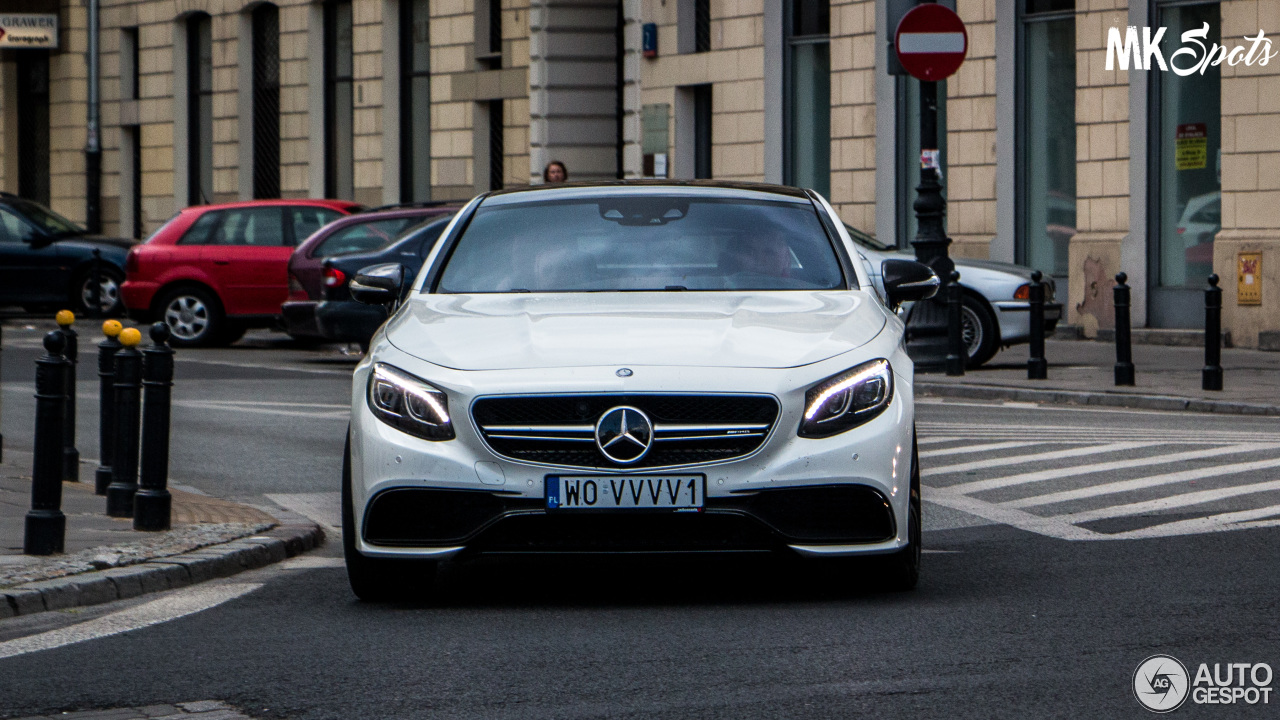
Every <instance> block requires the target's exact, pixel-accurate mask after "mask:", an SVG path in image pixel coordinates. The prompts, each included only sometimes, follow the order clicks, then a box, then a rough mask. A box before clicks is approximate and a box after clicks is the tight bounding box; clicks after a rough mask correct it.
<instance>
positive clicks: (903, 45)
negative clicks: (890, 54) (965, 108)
mask: <svg viewBox="0 0 1280 720" xmlns="http://www.w3.org/2000/svg"><path fill="white" fill-rule="evenodd" d="M894 47H895V48H897V50H898V61H899V62H901V63H902V67H903V68H904V69H905V70H906V71H907V72H909V73H911V75H912V77H915V78H919V79H920V80H926V81H929V82H937V81H938V80H945V79H947V78H948V77H950V76H951V75H952V74H954V73H955V71H956V70H959V69H960V63H962V62H964V56H965V53H967V52H968V50H969V33H968V32H966V31H965V29H964V21H963V20H961V19H960V16H959V15H956V14H955V13H954V12H952V11H951V10H950V9H949V8H947V7H946V6H945V5H940V4H938V3H925V4H923V5H917V6H915V7H914V8H912V9H911V10H910V12H908V13H907V14H906V15H903V16H902V22H900V23H898V32H897V34H896V35H895V36H894Z"/></svg>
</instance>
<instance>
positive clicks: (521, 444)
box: [471, 394, 778, 470]
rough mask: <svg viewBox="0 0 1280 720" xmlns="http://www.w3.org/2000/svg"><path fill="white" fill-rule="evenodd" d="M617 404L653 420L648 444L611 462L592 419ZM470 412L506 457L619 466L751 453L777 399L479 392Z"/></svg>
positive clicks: (491, 443) (768, 424)
mask: <svg viewBox="0 0 1280 720" xmlns="http://www.w3.org/2000/svg"><path fill="white" fill-rule="evenodd" d="M616 407H632V408H637V409H639V410H640V411H641V412H643V413H644V414H645V415H646V416H647V417H648V418H649V420H650V421H651V422H652V427H653V440H652V446H651V447H650V449H649V451H648V452H647V453H646V454H645V455H644V456H643V457H642V458H641V459H640V460H638V461H636V462H632V463H627V464H623V463H616V462H613V461H611V460H610V459H609V458H608V457H606V456H605V455H604V454H603V453H602V452H601V451H600V449H599V447H598V446H597V444H596V438H595V429H596V423H597V422H598V421H599V420H600V418H601V416H602V415H604V414H605V413H606V412H608V411H609V410H610V409H611V408H616ZM471 414H472V418H473V419H474V420H475V423H476V427H477V428H478V429H479V430H480V435H481V437H483V438H484V440H485V442H486V443H488V444H489V447H490V448H492V449H493V451H494V452H495V453H497V454H499V455H501V456H503V457H507V458H510V459H512V460H520V461H523V462H532V463H539V464H545V465H559V466H565V467H578V468H591V469H599V470H618V469H624V468H627V469H633V468H658V467H674V466H681V465H697V464H701V463H712V462H719V461H723V460H731V459H734V458H740V457H743V456H745V455H749V454H751V453H753V452H755V451H756V450H757V449H759V448H760V446H761V445H763V444H764V441H765V439H766V438H767V437H768V436H769V432H770V431H771V430H772V429H773V425H774V423H775V422H776V421H777V419H778V401H777V400H776V399H774V398H773V397H772V396H769V395H715V394H708V395H656V394H655V395H644V394H636V395H623V394H619V395H609V394H601V395H524V396H510V397H488V398H480V399H478V400H476V401H475V403H474V404H473V405H472V407H471Z"/></svg>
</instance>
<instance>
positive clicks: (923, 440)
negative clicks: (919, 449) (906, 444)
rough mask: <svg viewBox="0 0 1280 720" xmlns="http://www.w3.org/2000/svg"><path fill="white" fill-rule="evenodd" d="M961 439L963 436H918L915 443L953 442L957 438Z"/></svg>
mask: <svg viewBox="0 0 1280 720" xmlns="http://www.w3.org/2000/svg"><path fill="white" fill-rule="evenodd" d="M963 439H964V438H958V437H929V438H920V439H918V440H916V444H917V445H937V444H939V443H949V442H955V441H957V440H963Z"/></svg>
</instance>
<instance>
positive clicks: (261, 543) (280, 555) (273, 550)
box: [241, 537, 289, 563]
mask: <svg viewBox="0 0 1280 720" xmlns="http://www.w3.org/2000/svg"><path fill="white" fill-rule="evenodd" d="M241 542H245V543H253V544H255V545H257V546H258V547H261V548H262V549H264V550H265V551H266V552H267V554H268V556H269V557H270V558H271V560H270V562H273V563H278V562H281V561H282V560H285V559H286V558H288V557H289V553H288V552H287V551H286V550H285V547H284V541H283V540H281V539H280V538H269V537H251V538H245V539H244V540H242V541H241Z"/></svg>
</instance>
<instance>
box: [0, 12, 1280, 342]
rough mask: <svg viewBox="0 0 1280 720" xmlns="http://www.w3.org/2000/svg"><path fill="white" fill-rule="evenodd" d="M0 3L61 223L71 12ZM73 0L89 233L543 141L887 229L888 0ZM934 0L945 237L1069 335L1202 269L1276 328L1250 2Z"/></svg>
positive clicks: (481, 183) (1241, 310) (907, 149)
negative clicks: (805, 196)
mask: <svg viewBox="0 0 1280 720" xmlns="http://www.w3.org/2000/svg"><path fill="white" fill-rule="evenodd" d="M13 1H14V2H20V3H26V4H27V5H30V6H44V5H49V6H51V7H52V9H49V10H47V11H48V12H56V13H57V14H58V16H59V20H60V34H59V39H60V43H59V48H58V49H57V50H52V51H51V50H30V49H6V50H0V189H2V190H6V191H9V192H15V193H19V194H23V195H27V196H30V197H33V198H35V199H38V200H43V201H46V202H49V203H50V204H51V205H52V206H53V207H54V209H56V210H58V211H59V212H61V213H63V214H64V215H67V216H68V217H70V218H72V219H77V220H83V219H84V217H85V185H86V183H85V178H84V172H85V159H84V157H85V156H84V153H83V149H84V146H85V143H86V139H87V138H86V134H85V128H86V123H85V117H86V110H87V105H86V99H87V94H88V93H87V87H88V84H87V69H86V65H85V60H84V57H85V56H84V51H85V48H86V42H87V38H88V35H87V29H86V9H85V5H84V4H83V3H82V2H79V1H74V0H13ZM99 1H100V3H101V30H100V34H99V37H100V58H101V73H100V75H101V93H100V95H101V115H102V132H101V140H102V146H103V181H102V200H101V207H102V217H103V221H104V222H103V230H104V232H107V233H112V234H119V235H125V236H134V237H143V236H145V235H146V234H147V233H149V232H151V231H153V230H154V229H155V228H157V227H158V226H159V225H161V224H162V223H163V222H164V221H165V220H166V219H168V218H169V217H171V216H172V215H173V214H174V213H175V212H176V211H177V210H178V209H180V208H182V207H184V206H186V205H189V204H196V203H205V202H219V201H225V200H235V199H248V198H254V197H301V196H312V197H320V196H330V197H345V198H352V199H355V200H357V201H359V202H362V203H365V204H367V205H381V204H390V203H399V202H413V201H426V200H461V199H465V198H468V197H471V196H472V195H474V194H476V193H477V192H483V191H485V190H489V189H491V188H497V187H504V186H510V185H517V184H525V183H536V182H541V174H542V169H543V167H544V166H545V164H546V163H547V162H548V161H550V160H552V159H558V160H561V161H563V162H565V164H566V165H567V166H568V168H569V171H570V176H571V179H574V180H583V179H607V178H617V177H655V176H656V177H672V178H701V177H708V178H718V179H735V180H763V181H767V182H777V183H787V184H795V185H802V186H806V187H812V188H815V189H817V190H819V191H820V192H822V193H823V194H824V195H826V196H827V197H828V198H829V199H830V200H831V202H832V204H833V205H834V206H835V207H836V208H837V209H838V210H839V211H840V213H841V215H842V216H843V217H844V219H845V220H846V222H848V223H849V224H851V225H853V226H855V227H858V228H861V229H863V230H865V231H867V232H870V233H872V234H874V235H876V236H877V237H879V238H880V239H881V240H882V241H884V242H888V243H891V244H897V245H899V246H902V247H909V241H910V239H911V237H912V236H913V235H914V232H915V221H914V217H913V216H912V212H911V203H912V201H913V200H914V196H915V191H914V187H915V185H916V184H917V182H918V178H919V167H918V165H919V164H918V161H917V158H918V156H919V150H920V148H919V102H918V85H917V83H916V81H915V80H913V79H911V78H908V77H905V76H903V75H898V74H893V71H894V70H895V65H896V61H895V59H894V58H893V55H892V52H891V49H890V40H891V36H892V32H891V28H892V27H894V25H895V22H896V18H897V17H899V16H900V14H901V13H902V12H903V11H904V10H905V9H906V8H909V7H910V5H911V4H912V3H911V2H910V1H909V0H322V1H311V0H278V1H277V2H256V1H252V0H250V1H249V2H245V0H99ZM954 3H955V5H954V7H955V9H956V11H957V12H958V13H959V15H960V16H961V18H963V20H964V21H965V23H966V26H967V29H968V38H969V51H968V57H967V59H966V61H965V63H964V65H963V66H962V67H961V68H960V70H959V71H958V72H957V73H956V74H955V75H953V76H952V77H951V78H949V79H948V80H947V81H945V83H944V84H943V87H942V88H940V96H941V97H943V98H944V100H943V101H942V102H941V103H940V108H939V112H940V119H939V123H940V125H939V127H940V128H941V129H944V130H945V132H942V133H941V137H940V142H939V144H940V145H941V147H940V148H939V150H940V151H941V155H942V158H943V180H944V184H945V194H946V196H947V199H948V211H947V228H948V233H949V235H950V237H951V238H952V240H953V244H952V246H951V251H952V254H953V255H957V256H966V257H979V258H991V259H994V260H1005V261H1011V262H1018V263H1022V264H1025V265H1028V266H1031V267H1035V268H1039V269H1041V270H1043V271H1044V272H1046V273H1048V274H1052V275H1054V276H1055V277H1056V278H1057V279H1058V281H1059V287H1060V288H1061V287H1066V288H1067V289H1068V292H1067V297H1066V298H1064V300H1065V301H1066V304H1067V311H1068V320H1069V322H1071V323H1073V324H1076V325H1079V326H1080V327H1082V328H1083V329H1084V331H1085V332H1086V334H1090V335H1092V334H1094V333H1096V332H1097V330H1098V329H1101V328H1107V327H1110V326H1111V325H1112V323H1113V308H1112V306H1111V296H1112V293H1111V288H1112V286H1113V284H1114V283H1113V280H1112V278H1113V276H1114V275H1115V274H1116V273H1117V272H1120V271H1122V270H1123V271H1124V272H1126V273H1127V274H1128V276H1129V284H1130V286H1131V287H1132V288H1133V301H1134V302H1133V306H1134V307H1133V315H1134V321H1135V324H1136V325H1138V326H1143V325H1146V326H1150V327H1162V328H1194V327H1200V326H1202V324H1203V293H1202V290H1203V289H1204V288H1205V287H1206V277H1207V276H1208V275H1209V274H1210V273H1211V272H1216V273H1217V274H1218V275H1219V276H1220V277H1221V278H1222V283H1221V284H1222V287H1223V289H1224V291H1225V292H1224V327H1226V328H1227V329H1228V330H1230V331H1231V333H1232V336H1233V340H1234V342H1235V343H1236V344H1237V345H1241V346H1247V347H1253V346H1258V345H1259V344H1260V343H1261V344H1262V345H1264V346H1265V345H1267V344H1268V343H1270V342H1273V341H1274V340H1273V338H1275V339H1280V312H1276V309H1277V307H1280V175H1277V174H1276V173H1272V172H1269V168H1270V167H1271V165H1270V161H1275V160H1280V100H1277V98H1280V59H1270V58H1269V56H1268V52H1269V53H1271V54H1276V53H1280V45H1278V46H1276V47H1271V44H1270V37H1271V36H1272V35H1277V36H1280V0H1219V1H1216V2H1202V1H1200V0H1144V1H1141V2H1130V3H1125V2H1118V1H1116V0H954ZM904 6H905V7H904ZM24 11H30V12H41V11H42V10H41V9H40V7H28V8H25V9H24ZM1130 26H1133V27H1135V28H1137V30H1135V32H1136V33H1137V40H1138V41H1139V42H1138V44H1137V47H1136V48H1135V50H1136V54H1134V53H1130V54H1129V55H1128V56H1126V57H1123V58H1122V57H1121V56H1122V55H1125V54H1126V53H1125V50H1124V46H1123V44H1122V42H1121V41H1124V40H1126V37H1127V28H1129V27H1130ZM1162 27H1163V28H1165V32H1164V34H1163V35H1162V36H1160V40H1159V41H1158V52H1157V53H1156V55H1159V57H1160V62H1158V63H1157V62H1156V61H1155V60H1153V59H1152V55H1151V53H1149V52H1147V50H1148V49H1147V48H1145V47H1144V46H1143V45H1142V44H1141V34H1142V29H1143V28H1151V34H1152V36H1153V37H1154V36H1155V35H1156V34H1157V32H1158V29H1159V28H1162ZM1113 29H1114V32H1115V38H1114V39H1115V41H1116V42H1115V43H1114V44H1115V45H1116V46H1115V47H1112V48H1111V49H1110V51H1109V50H1108V43H1109V38H1110V37H1111V35H1112V30H1113ZM1200 30H1204V34H1203V35H1195V33H1196V32H1199V31H1200ZM1189 31H1190V32H1192V35H1193V36H1194V37H1193V40H1195V39H1198V40H1199V42H1200V44H1199V45H1197V43H1196V42H1188V41H1187V40H1186V39H1185V37H1184V33H1187V32H1189ZM1259 32H1262V33H1264V36H1263V37H1261V38H1259ZM1246 36H1247V37H1246ZM1215 44H1216V45H1217V46H1222V47H1223V48H1224V49H1223V50H1222V51H1219V52H1218V53H1216V54H1215V53H1214V52H1213V50H1212V48H1213V47H1214V46H1215ZM1254 46H1257V47H1254ZM1197 47H1202V48H1203V49H1201V50H1199V51H1197ZM1237 47H1242V48H1243V50H1242V51H1241V52H1237V53H1232V52H1231V51H1232V50H1233V49H1235V48H1237ZM1251 48H1252V50H1253V52H1252V53H1251V54H1249V56H1248V57H1246V52H1245V51H1248V50H1250V49H1251ZM1197 52H1199V54H1198V55H1197ZM1179 53H1181V54H1179ZM1206 54H1208V55H1209V56H1210V57H1209V59H1210V61H1212V60H1215V59H1216V60H1218V61H1219V62H1218V63H1216V64H1215V63H1213V62H1207V63H1203V67H1196V68H1193V69H1192V70H1191V71H1189V72H1179V71H1175V69H1182V70H1186V69H1188V68H1190V67H1191V66H1192V65H1193V64H1194V63H1196V62H1197V61H1198V60H1199V59H1201V58H1202V57H1203V56H1204V55H1206ZM1109 55H1110V57H1108V56H1109ZM1262 58H1268V59H1270V61H1269V62H1263V61H1262ZM1141 59H1147V60H1151V63H1152V66H1151V69H1138V67H1137V65H1135V63H1136V62H1137V61H1139V60H1141ZM1121 60H1126V61H1127V62H1121ZM1164 64H1169V67H1168V69H1166V70H1161V69H1160V65H1164ZM1269 333H1278V334H1277V335H1270V334H1269Z"/></svg>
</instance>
